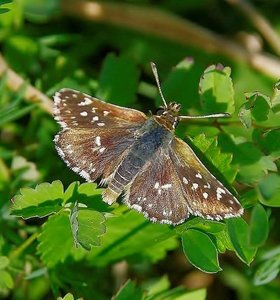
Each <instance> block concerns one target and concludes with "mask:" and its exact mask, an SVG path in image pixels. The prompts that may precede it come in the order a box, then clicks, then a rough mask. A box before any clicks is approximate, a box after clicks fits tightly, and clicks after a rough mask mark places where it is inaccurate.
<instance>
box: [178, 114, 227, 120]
mask: <svg viewBox="0 0 280 300" xmlns="http://www.w3.org/2000/svg"><path fill="white" fill-rule="evenodd" d="M229 117H230V114H229V113H217V114H210V115H202V116H179V118H180V120H184V119H207V118H229Z"/></svg>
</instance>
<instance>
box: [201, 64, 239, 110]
mask: <svg viewBox="0 0 280 300" xmlns="http://www.w3.org/2000/svg"><path fill="white" fill-rule="evenodd" d="M230 74H231V70H230V68H229V67H224V66H222V65H220V64H219V65H217V66H214V65H212V66H210V67H208V68H207V69H206V70H205V71H204V74H203V75H202V77H201V79H200V83H199V92H200V96H201V102H202V106H203V109H204V111H205V112H207V113H216V112H228V113H233V112H234V110H235V108H234V89H233V84H232V80H231V77H230Z"/></svg>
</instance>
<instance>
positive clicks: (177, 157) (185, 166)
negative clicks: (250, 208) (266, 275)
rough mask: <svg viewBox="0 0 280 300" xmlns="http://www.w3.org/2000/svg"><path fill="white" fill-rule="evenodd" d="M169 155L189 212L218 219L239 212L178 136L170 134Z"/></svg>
mask: <svg viewBox="0 0 280 300" xmlns="http://www.w3.org/2000/svg"><path fill="white" fill-rule="evenodd" d="M170 158H171V160H172V162H173V164H174V166H175V168H176V172H177V174H178V176H179V179H180V182H181V185H182V187H183V189H184V193H185V198H186V202H187V206H188V207H189V210H190V213H192V214H193V215H197V216H201V217H204V218H207V219H215V220H221V219H224V218H230V217H236V216H240V215H242V213H243V208H242V207H241V205H240V203H239V202H238V201H237V199H236V198H235V197H234V196H233V195H232V193H230V192H229V191H228V190H227V189H226V187H224V186H223V184H222V183H221V182H220V181H218V180H217V179H216V178H215V177H214V176H213V175H212V174H211V173H210V172H209V171H208V170H207V169H206V167H205V166H204V165H203V164H202V162H201V161H200V160H199V159H198V158H197V156H196V155H195V153H194V152H193V151H192V149H191V148H190V147H189V146H188V145H187V144H186V143H185V142H184V141H182V140H181V139H178V138H174V139H173V140H172V143H171V145H170Z"/></svg>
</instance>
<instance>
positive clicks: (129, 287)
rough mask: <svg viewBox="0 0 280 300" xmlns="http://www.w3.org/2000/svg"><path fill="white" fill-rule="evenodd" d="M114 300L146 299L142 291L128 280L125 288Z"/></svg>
mask: <svg viewBox="0 0 280 300" xmlns="http://www.w3.org/2000/svg"><path fill="white" fill-rule="evenodd" d="M113 299H114V300H127V299H135V300H141V299H144V295H143V293H142V291H141V290H140V289H139V288H137V287H136V286H135V284H134V283H133V282H132V281H130V280H128V281H127V282H126V283H125V284H124V286H123V287H122V288H121V289H120V290H119V291H118V293H117V294H116V296H114V297H113Z"/></svg>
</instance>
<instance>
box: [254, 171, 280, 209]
mask: <svg viewBox="0 0 280 300" xmlns="http://www.w3.org/2000/svg"><path fill="white" fill-rule="evenodd" d="M257 191H258V194H259V198H260V202H261V203H262V204H264V205H267V206H271V207H278V206H280V176H279V175H278V174H274V173H270V174H268V175H267V176H265V177H264V178H263V179H262V180H261V181H260V183H259V185H258V186H257Z"/></svg>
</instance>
